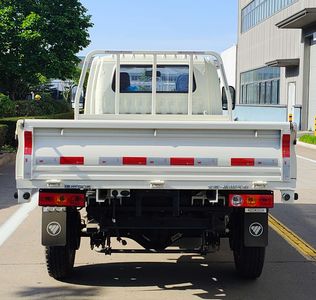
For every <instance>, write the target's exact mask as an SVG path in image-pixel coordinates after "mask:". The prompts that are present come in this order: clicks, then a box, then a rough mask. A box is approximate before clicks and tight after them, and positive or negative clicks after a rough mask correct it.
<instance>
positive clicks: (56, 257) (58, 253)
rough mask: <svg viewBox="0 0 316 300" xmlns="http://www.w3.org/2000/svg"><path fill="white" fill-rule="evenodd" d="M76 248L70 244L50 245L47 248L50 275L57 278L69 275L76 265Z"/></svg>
mask: <svg viewBox="0 0 316 300" xmlns="http://www.w3.org/2000/svg"><path fill="white" fill-rule="evenodd" d="M75 254H76V250H75V249H71V248H70V247H69V246H49V247H46V249H45V256H46V266H47V271H48V274H49V276H51V277H53V278H55V279H63V278H66V277H68V276H69V275H70V274H71V272H72V270H73V266H74V262H75Z"/></svg>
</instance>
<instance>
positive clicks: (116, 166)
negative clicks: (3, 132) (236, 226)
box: [17, 120, 296, 189]
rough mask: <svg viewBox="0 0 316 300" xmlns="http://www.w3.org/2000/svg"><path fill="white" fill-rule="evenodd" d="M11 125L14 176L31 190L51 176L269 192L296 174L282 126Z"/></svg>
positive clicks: (76, 181) (78, 181) (66, 180)
mask: <svg viewBox="0 0 316 300" xmlns="http://www.w3.org/2000/svg"><path fill="white" fill-rule="evenodd" d="M19 126H20V127H21V128H20V129H19V128H18V133H19V140H20V141H21V140H24V145H23V143H20V146H19V151H18V160H19V161H20V162H21V166H20V167H18V168H17V179H18V180H19V179H20V180H30V181H32V186H34V187H46V186H47V184H50V183H51V182H54V181H55V182H57V183H58V182H60V184H62V185H63V186H66V187H67V186H69V187H71V186H73V187H78V186H79V187H80V186H89V187H103V188H109V187H110V188H153V187H161V188H165V189H179V188H180V189H194V188H197V189H201V188H227V189H232V188H234V187H236V188H252V187H253V185H254V184H259V185H260V182H262V183H263V184H265V183H266V185H267V186H268V187H269V188H271V189H272V188H276V187H279V188H282V187H283V188H284V187H287V188H289V187H290V186H292V184H291V181H292V179H295V178H294V177H296V175H295V174H296V161H295V153H294V151H295V148H294V146H293V139H294V137H293V134H292V136H291V129H290V123H249V122H207V121H191V122H183V121H173V122H171V121H110V120H94V121H92V120H75V121H74V120H25V121H24V122H23V123H22V122H20V125H18V127H19ZM22 126H23V127H24V128H22ZM23 133H24V134H23ZM23 147H24V149H23ZM30 147H31V149H29V148H30ZM293 182H294V181H293ZM293 184H294V183H293Z"/></svg>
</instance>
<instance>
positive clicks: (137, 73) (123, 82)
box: [112, 65, 196, 93]
mask: <svg viewBox="0 0 316 300" xmlns="http://www.w3.org/2000/svg"><path fill="white" fill-rule="evenodd" d="M115 76H116V73H114V76H113V80H112V90H113V91H114V92H115ZM156 87H157V89H156V92H157V93H188V90H189V66H187V65H157V84H156ZM195 90H196V82H195V78H194V74H193V89H192V91H193V92H194V91H195ZM151 92H152V65H121V67H120V93H151Z"/></svg>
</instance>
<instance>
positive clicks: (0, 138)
mask: <svg viewBox="0 0 316 300" xmlns="http://www.w3.org/2000/svg"><path fill="white" fill-rule="evenodd" d="M7 131H8V126H7V125H0V147H2V146H3V145H4V144H5V138H6V134H7Z"/></svg>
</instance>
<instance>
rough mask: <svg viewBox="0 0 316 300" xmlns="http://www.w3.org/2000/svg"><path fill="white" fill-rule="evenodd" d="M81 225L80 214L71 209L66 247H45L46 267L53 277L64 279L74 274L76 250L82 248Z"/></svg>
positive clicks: (68, 216)
mask: <svg viewBox="0 0 316 300" xmlns="http://www.w3.org/2000/svg"><path fill="white" fill-rule="evenodd" d="M80 225H81V219H80V213H79V212H78V211H77V210H76V209H72V208H69V209H68V210H67V241H66V245H65V246H47V247H45V258H46V266H47V271H48V274H49V275H50V276H51V277H53V278H55V279H63V278H66V277H68V276H69V275H70V274H71V273H72V271H73V267H74V262H75V256H76V250H77V249H79V246H80V229H81V228H80Z"/></svg>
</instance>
